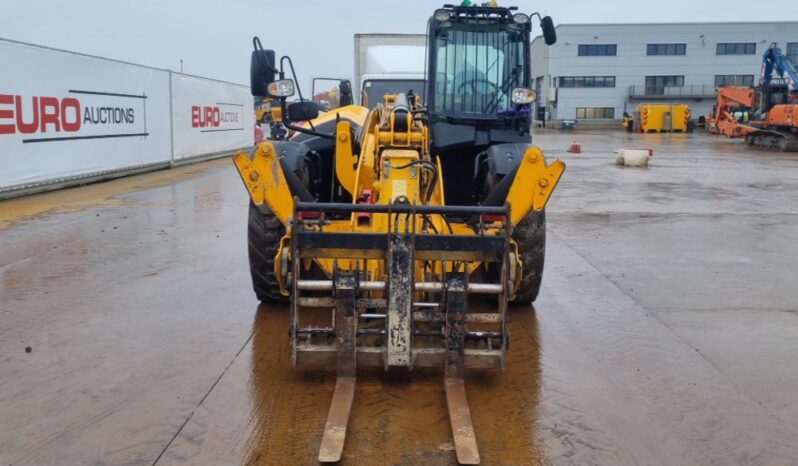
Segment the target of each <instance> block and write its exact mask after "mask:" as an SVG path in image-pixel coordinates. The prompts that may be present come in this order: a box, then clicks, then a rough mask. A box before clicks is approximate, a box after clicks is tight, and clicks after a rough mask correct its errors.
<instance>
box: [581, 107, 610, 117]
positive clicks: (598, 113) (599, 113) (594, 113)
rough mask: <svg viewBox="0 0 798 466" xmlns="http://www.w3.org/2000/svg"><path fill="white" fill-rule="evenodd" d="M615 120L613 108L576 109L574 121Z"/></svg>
mask: <svg viewBox="0 0 798 466" xmlns="http://www.w3.org/2000/svg"><path fill="white" fill-rule="evenodd" d="M613 118H615V108H613V107H577V108H576V119H577V120H579V119H582V120H607V119H609V120H611V119H613Z"/></svg>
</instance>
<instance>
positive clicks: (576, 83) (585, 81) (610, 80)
mask: <svg viewBox="0 0 798 466" xmlns="http://www.w3.org/2000/svg"><path fill="white" fill-rule="evenodd" d="M557 87H615V76H560V77H559V78H558V79H557Z"/></svg>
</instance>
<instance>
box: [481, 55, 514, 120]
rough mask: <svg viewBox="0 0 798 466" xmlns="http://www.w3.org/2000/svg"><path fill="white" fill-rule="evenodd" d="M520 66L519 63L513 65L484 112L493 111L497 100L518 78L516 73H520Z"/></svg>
mask: <svg viewBox="0 0 798 466" xmlns="http://www.w3.org/2000/svg"><path fill="white" fill-rule="evenodd" d="M521 68H522V66H521V65H515V68H513V71H511V72H510V75H509V76H507V79H505V80H504V82H503V83H502V85H501V88H500V89H499V92H497V93H496V99H494V100H493V102H491V103H490V105H488V107H487V108H486V109H485V113H493V111H494V110H495V109H496V107H497V106H498V105H499V101H500V100H501V98H502V96H504V95H506V94H507V91H509V90H510V86H512V85H513V83H514V82H515V80H516V79H518V75H519V74H520V73H521Z"/></svg>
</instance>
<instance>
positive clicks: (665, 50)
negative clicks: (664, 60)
mask: <svg viewBox="0 0 798 466" xmlns="http://www.w3.org/2000/svg"><path fill="white" fill-rule="evenodd" d="M685 53H687V45H686V44H648V46H647V47H646V55H684V54H685Z"/></svg>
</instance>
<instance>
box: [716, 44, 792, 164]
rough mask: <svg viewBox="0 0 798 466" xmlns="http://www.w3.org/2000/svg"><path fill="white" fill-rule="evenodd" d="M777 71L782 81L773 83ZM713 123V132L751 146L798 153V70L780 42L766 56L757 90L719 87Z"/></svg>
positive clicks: (763, 59)
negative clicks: (742, 141) (785, 53)
mask: <svg viewBox="0 0 798 466" xmlns="http://www.w3.org/2000/svg"><path fill="white" fill-rule="evenodd" d="M774 70H775V71H776V73H777V74H778V75H779V77H780V78H781V79H780V80H779V82H773V79H772V76H773V71H774ZM745 115H748V117H749V118H745ZM741 120H742V121H741ZM746 120H748V121H746ZM709 121H710V131H711V132H713V133H716V134H725V135H726V136H728V137H731V138H738V137H744V138H745V143H746V144H747V145H749V146H751V147H755V148H758V149H768V150H776V151H781V152H796V151H798V71H796V68H795V65H794V64H793V63H792V62H791V61H790V59H789V58H788V57H786V56H785V55H784V54H783V53H782V51H781V49H779V47H778V45H777V44H776V43H773V44H771V45H770V47H769V48H768V50H767V51H765V54H764V55H763V56H762V72H761V74H760V78H759V86H758V87H757V88H756V89H754V88H751V87H739V86H720V87H718V89H717V103H716V105H715V108H714V110H713V113H712V115H710V117H709Z"/></svg>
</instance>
